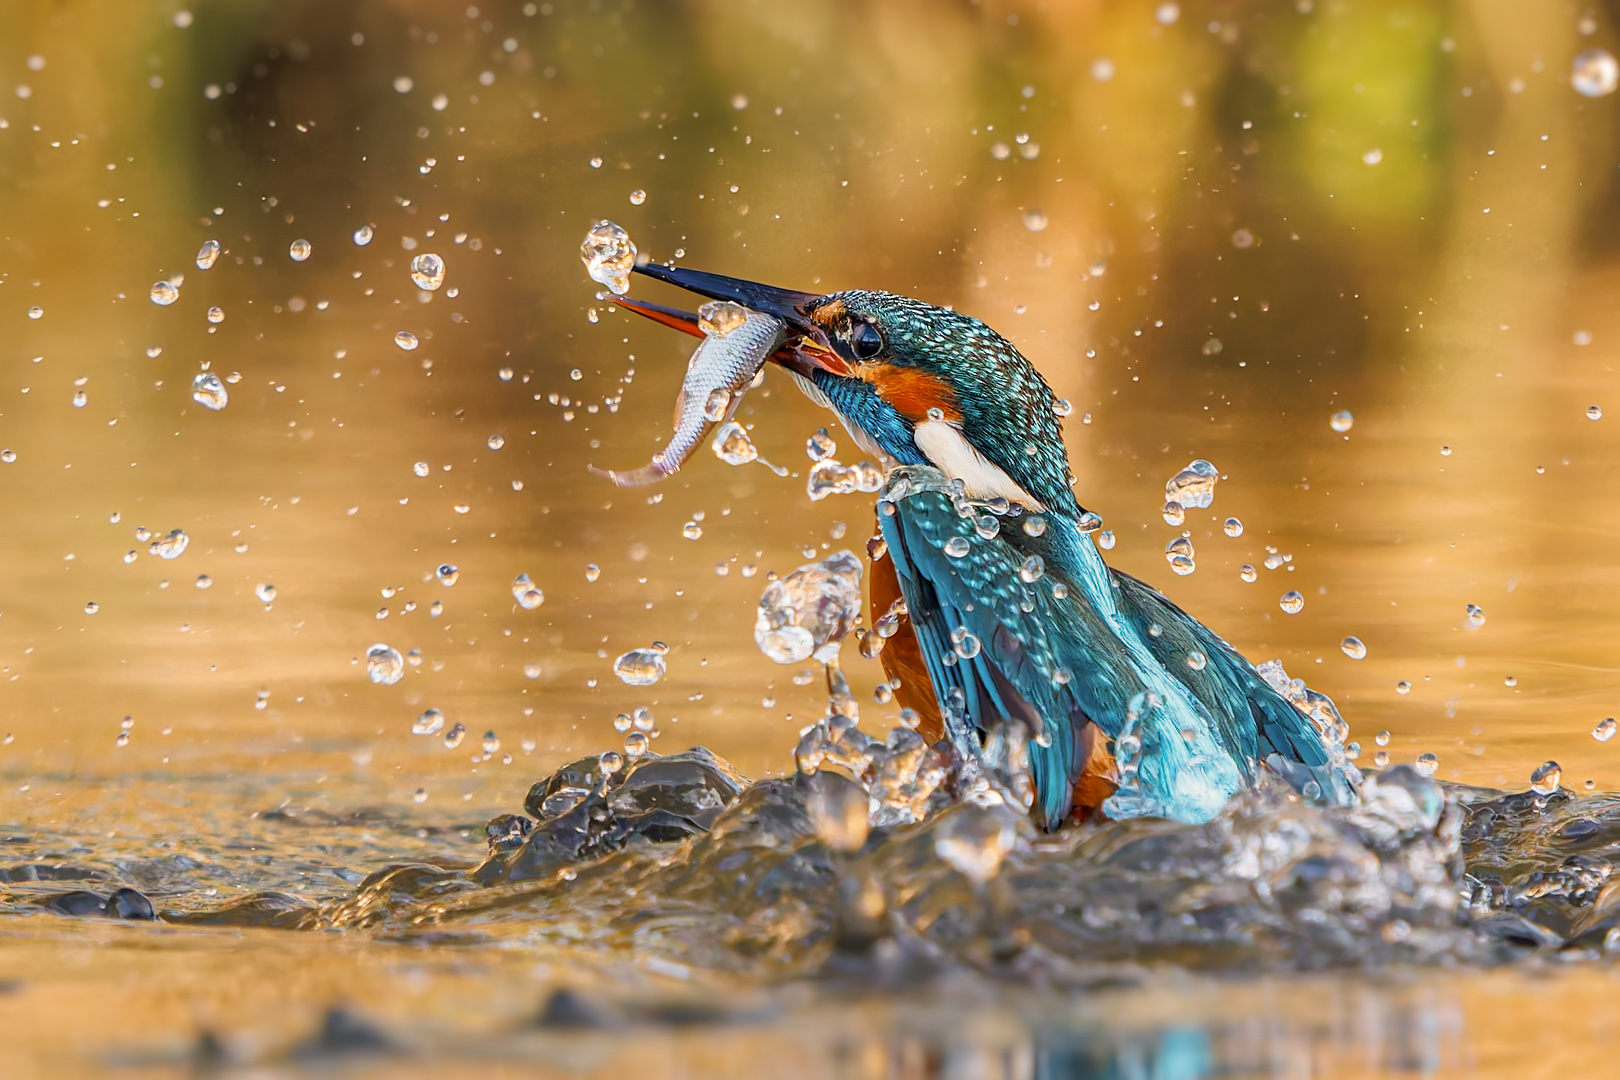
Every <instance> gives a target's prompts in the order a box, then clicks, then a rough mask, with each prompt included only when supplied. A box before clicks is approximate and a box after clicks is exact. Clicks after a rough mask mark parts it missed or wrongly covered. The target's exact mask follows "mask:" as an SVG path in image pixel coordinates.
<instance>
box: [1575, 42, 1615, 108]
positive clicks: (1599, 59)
mask: <svg viewBox="0 0 1620 1080" xmlns="http://www.w3.org/2000/svg"><path fill="white" fill-rule="evenodd" d="M1569 85H1570V86H1572V87H1574V88H1575V92H1576V93H1578V94H1580V95H1582V96H1583V97H1590V98H1595V97H1605V96H1607V95H1609V94H1612V93H1614V91H1615V87H1616V86H1620V63H1616V62H1615V59H1614V56H1613V55H1612V54H1611V53H1610V52H1609V50H1607V49H1587V50H1586V51H1585V52H1583V53H1581V54H1580V55H1579V56H1577V57H1575V62H1574V63H1573V64H1571V65H1570V69H1569Z"/></svg>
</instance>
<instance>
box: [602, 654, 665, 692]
mask: <svg viewBox="0 0 1620 1080" xmlns="http://www.w3.org/2000/svg"><path fill="white" fill-rule="evenodd" d="M664 670H665V666H664V654H663V653H661V652H658V651H657V650H655V649H631V650H630V651H629V652H627V653H625V654H624V655H623V656H620V657H619V658H618V659H617V660H615V661H613V674H615V675H617V676H618V677H619V681H620V682H623V683H624V684H625V685H626V686H651V685H652V684H653V683H655V682H657V681H658V680H659V679H662V678H663V677H664Z"/></svg>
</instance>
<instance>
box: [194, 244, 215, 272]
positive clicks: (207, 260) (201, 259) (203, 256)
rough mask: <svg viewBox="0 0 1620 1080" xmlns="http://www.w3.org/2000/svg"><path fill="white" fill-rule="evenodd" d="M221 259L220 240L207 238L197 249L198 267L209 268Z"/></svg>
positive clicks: (201, 268) (200, 268)
mask: <svg viewBox="0 0 1620 1080" xmlns="http://www.w3.org/2000/svg"><path fill="white" fill-rule="evenodd" d="M218 259H219V241H218V240H207V241H204V242H203V246H202V247H200V248H198V249H197V269H199V270H207V269H209V268H211V267H212V266H213V265H214V263H215V262H216V261H218Z"/></svg>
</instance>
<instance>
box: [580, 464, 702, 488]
mask: <svg viewBox="0 0 1620 1080" xmlns="http://www.w3.org/2000/svg"><path fill="white" fill-rule="evenodd" d="M586 467H587V468H589V469H590V471H591V472H592V473H594V474H595V475H597V476H605V477H607V478H608V479H609V480H611V481H613V482H614V483H615V484H617V485H618V486H619V487H622V488H632V487H646V486H647V485H648V484H656V483H658V481H660V480H666V479H668V478H669V477H670V476H673V475H674V474H675V473H676V472H678V471H680V465H678V464H677V465H676V466H675V467H674V468H673V469H672V468H670V467H669V466H667V465H664V464H663V463H661V462H657V461H650V462H648V463H647V464H645V465H643V466H641V468H639V469H624V470H619V469H598V468H597V467H596V466H595V465H589V466H586Z"/></svg>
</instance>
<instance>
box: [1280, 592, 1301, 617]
mask: <svg viewBox="0 0 1620 1080" xmlns="http://www.w3.org/2000/svg"><path fill="white" fill-rule="evenodd" d="M1277 605H1278V606H1279V607H1281V608H1282V609H1283V612H1284V613H1285V614H1288V615H1298V614H1299V613H1300V612H1301V611H1302V610H1304V608H1305V597H1303V596H1301V595H1300V593H1299V590H1298V589H1289V590H1288V591H1287V592H1285V593H1283V594H1282V599H1281V600H1278V601H1277Z"/></svg>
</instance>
